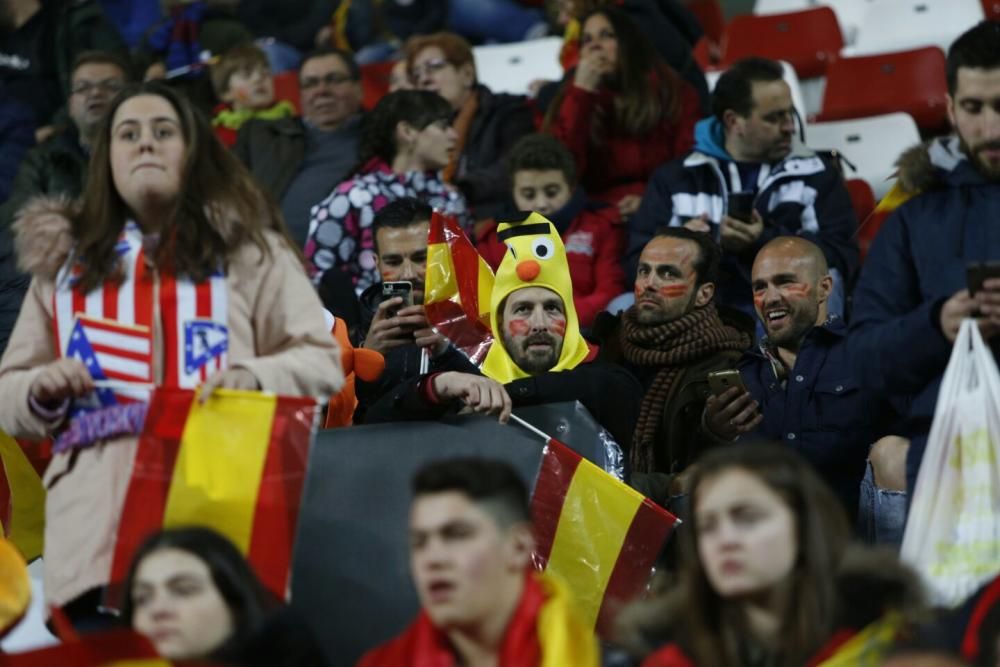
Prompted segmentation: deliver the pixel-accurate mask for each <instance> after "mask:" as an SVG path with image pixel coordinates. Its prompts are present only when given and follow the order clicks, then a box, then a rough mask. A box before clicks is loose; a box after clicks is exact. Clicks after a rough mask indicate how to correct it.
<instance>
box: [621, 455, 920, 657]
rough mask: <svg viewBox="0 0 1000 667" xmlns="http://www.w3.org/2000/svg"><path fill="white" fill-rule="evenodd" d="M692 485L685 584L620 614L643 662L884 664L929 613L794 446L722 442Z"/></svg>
mask: <svg viewBox="0 0 1000 667" xmlns="http://www.w3.org/2000/svg"><path fill="white" fill-rule="evenodd" d="M688 488H689V490H690V494H691V495H690V497H691V500H692V511H691V515H692V517H693V520H692V521H690V522H689V523H688V525H686V526H683V527H682V529H681V530H679V531H678V537H679V539H680V545H679V546H680V549H681V552H682V555H683V557H682V558H681V560H680V563H681V566H680V567H681V569H680V573H679V575H678V579H679V580H678V581H677V582H676V583H675V584H674V585H672V586H671V587H670V588H668V589H666V590H664V591H663V592H662V593H660V594H659V595H657V596H655V597H653V598H652V599H651V600H649V601H647V602H642V603H638V604H637V605H636V606H634V607H633V608H632V609H628V610H626V611H625V612H623V613H622V615H621V616H620V617H619V619H618V620H619V627H620V628H621V636H622V639H623V640H625V642H626V643H627V644H628V645H631V646H632V647H633V648H634V649H635V650H636V651H637V652H638V653H641V654H650V653H652V654H651V655H649V657H647V658H646V660H645V661H644V662H643V663H642V664H643V667H687V666H689V665H695V664H697V665H748V664H754V665H758V664H759V665H787V666H788V667H792V666H793V665H795V666H798V665H806V664H819V663H821V662H824V661H827V660H828V661H829V664H845V665H847V664H852V665H854V664H861V662H862V661H863V660H871V662H872V664H881V663H880V662H879V659H880V658H881V657H882V656H884V655H885V654H886V653H887V652H888V650H889V649H890V648H891V647H892V645H893V642H894V641H895V639H896V637H897V636H898V635H899V634H900V632H901V631H902V630H904V629H905V628H907V627H908V625H909V622H910V619H913V618H916V617H917V616H918V615H919V613H920V612H921V611H922V606H923V605H922V599H921V593H920V586H919V584H918V582H917V580H916V576H915V575H914V574H913V573H911V572H910V571H909V570H908V569H906V568H905V567H904V566H903V565H902V564H900V563H899V562H898V560H897V559H896V557H895V556H894V555H892V554H890V553H888V552H871V553H866V552H864V551H862V550H860V549H857V550H848V540H849V537H850V529H849V527H848V524H847V521H846V520H845V519H844V514H843V512H842V511H841V509H840V506H839V504H838V503H837V501H836V499H835V498H834V496H833V494H832V493H831V492H830V491H829V489H828V488H827V487H826V485H825V484H823V482H821V481H820V480H819V479H818V478H817V477H816V474H815V473H814V472H813V471H812V469H811V467H810V466H809V465H808V464H807V463H806V462H805V461H803V460H802V459H800V458H799V457H798V456H797V455H796V454H795V453H793V452H791V451H789V450H788V449H787V448H784V447H779V446H776V445H770V444H757V445H749V446H734V447H724V448H720V449H716V450H713V451H712V452H709V453H707V454H706V455H705V456H704V457H703V458H702V459H701V460H700V461H699V463H698V466H697V467H696V468H695V469H694V472H693V473H692V476H691V479H690V485H689V487H688ZM664 643H666V645H665V646H663V644H664ZM852 650H853V651H852ZM862 655H863V656H864V658H863V659H862V658H861V656H862Z"/></svg>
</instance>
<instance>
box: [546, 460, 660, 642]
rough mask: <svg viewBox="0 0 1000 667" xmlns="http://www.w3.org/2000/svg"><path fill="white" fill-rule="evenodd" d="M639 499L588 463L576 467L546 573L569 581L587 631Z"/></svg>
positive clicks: (598, 609) (636, 492) (639, 495)
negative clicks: (571, 583)
mask: <svg viewBox="0 0 1000 667" xmlns="http://www.w3.org/2000/svg"><path fill="white" fill-rule="evenodd" d="M642 501H643V496H642V494H640V493H639V492H638V491H635V490H634V489H631V488H629V487H628V486H626V485H624V484H622V483H621V482H619V481H618V480H616V479H615V478H613V477H612V476H611V475H609V474H607V473H606V472H604V471H603V470H601V469H600V468H598V467H597V466H596V465H594V464H593V463H591V462H590V461H587V460H582V461H580V464H579V465H578V466H577V469H576V472H575V473H574V475H573V481H571V482H570V485H569V490H568V491H567V492H566V499H565V500H564V501H563V506H562V512H561V513H560V515H559V525H558V526H557V527H556V535H555V538H554V539H553V541H552V551H551V552H550V553H549V563H548V566H547V567H546V572H552V573H554V574H556V575H558V576H559V577H561V578H562V579H563V580H564V581H571V582H573V593H574V598H575V599H576V602H577V603H578V605H579V606H578V611H579V615H580V617H581V618H582V620H583V621H584V622H585V623H586V624H587V627H591V628H592V627H594V626H595V625H596V624H597V615H598V613H599V612H600V610H601V603H602V602H603V600H604V590H605V589H606V588H607V586H608V580H609V579H610V578H611V573H612V572H613V571H614V569H615V563H617V562H618V554H619V552H620V551H621V548H622V544H623V543H624V542H625V536H626V534H627V533H628V529H629V526H631V525H632V519H633V517H635V513H636V512H637V511H638V509H639V505H640V504H641V503H642Z"/></svg>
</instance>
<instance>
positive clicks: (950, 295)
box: [851, 22, 1000, 492]
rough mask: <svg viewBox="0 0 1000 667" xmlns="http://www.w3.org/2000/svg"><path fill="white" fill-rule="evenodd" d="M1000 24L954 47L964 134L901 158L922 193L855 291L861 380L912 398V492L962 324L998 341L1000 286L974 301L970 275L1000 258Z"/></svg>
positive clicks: (952, 100)
mask: <svg viewBox="0 0 1000 667" xmlns="http://www.w3.org/2000/svg"><path fill="white" fill-rule="evenodd" d="M998 27H1000V26H997V25H996V24H994V23H990V22H983V23H980V24H979V25H977V26H975V27H974V28H971V29H970V30H968V31H967V32H965V33H964V34H963V35H961V36H960V37H959V38H958V39H957V40H955V42H954V43H953V44H952V45H951V48H950V49H949V51H948V59H947V63H948V69H947V72H948V89H949V100H948V115H949V118H950V119H951V123H952V125H953V126H954V128H955V136H952V137H947V138H941V139H936V140H934V141H932V142H930V143H929V144H928V145H926V146H923V147H918V148H916V149H915V150H912V151H909V152H907V153H906V154H904V155H903V157H902V158H901V159H900V162H899V170H900V180H901V182H902V183H904V184H906V185H907V186H908V190H909V191H910V192H919V194H917V195H916V196H915V197H913V198H912V199H911V200H910V201H908V202H906V203H905V204H904V205H902V206H901V207H899V208H898V209H897V210H896V211H895V212H894V213H893V214H892V215H891V216H890V217H889V219H887V220H886V222H885V224H884V225H883V227H882V229H881V230H880V231H879V235H878V236H877V237H876V238H875V242H874V244H873V245H872V249H871V252H870V253H869V255H868V258H867V259H866V261H865V268H864V270H863V271H862V274H861V277H860V279H859V282H858V287H857V290H856V292H855V302H854V303H855V306H854V320H853V321H852V329H851V334H852V339H853V340H854V341H855V343H854V346H855V347H854V355H853V359H854V367H855V372H856V373H858V376H859V378H860V379H861V382H862V383H863V384H865V385H867V386H869V387H871V388H873V389H875V390H877V391H879V392H881V393H883V394H885V395H889V396H901V395H904V396H905V395H908V396H911V397H912V400H911V402H910V407H909V414H908V421H907V423H906V429H907V432H906V433H904V435H907V436H909V437H911V444H910V448H909V454H908V457H907V466H906V477H907V485H908V487H909V489H910V490H911V492H912V489H913V484H914V483H915V482H916V476H917V471H918V470H919V466H920V461H921V459H922V457H923V452H924V447H925V445H926V442H927V434H928V432H929V430H930V425H931V419H932V417H933V415H934V407H935V404H936V403H937V395H938V389H939V388H940V384H941V378H942V375H943V374H944V370H945V368H946V366H947V364H948V359H949V358H950V356H951V353H952V346H953V343H954V341H955V337H956V335H957V334H958V330H959V327H960V325H961V322H962V320H963V319H964V318H966V317H977V319H978V324H979V330H980V333H982V335H983V338H984V339H985V340H986V341H987V343H988V344H989V345H990V346H991V348H992V350H993V353H994V356H996V353H997V349H998V347H997V345H998V341H1000V339H998V337H997V335H998V333H1000V280H998V279H996V278H990V279H987V280H985V282H984V283H983V285H982V286H981V288H980V289H978V290H976V292H975V294H974V295H972V294H970V292H969V289H968V282H967V267H969V266H972V265H977V264H980V263H985V262H996V261H998V260H1000V239H997V238H995V236H996V235H995V234H993V233H992V231H991V223H990V220H991V219H992V215H993V211H995V210H996V201H997V196H998V194H1000V123H998V122H997V110H996V108H995V100H996V99H997V98H998V97H1000V30H998ZM917 230H919V231H917Z"/></svg>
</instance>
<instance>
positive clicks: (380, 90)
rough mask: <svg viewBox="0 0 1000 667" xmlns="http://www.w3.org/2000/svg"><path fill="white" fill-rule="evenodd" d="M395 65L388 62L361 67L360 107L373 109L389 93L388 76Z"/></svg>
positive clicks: (392, 62)
mask: <svg viewBox="0 0 1000 667" xmlns="http://www.w3.org/2000/svg"><path fill="white" fill-rule="evenodd" d="M395 64H396V63H395V62H394V61H391V60H390V61H387V62H382V63H372V64H370V65H362V66H361V106H363V107H364V108H365V109H369V110H371V109H373V108H374V107H375V105H376V104H378V101H379V100H380V99H382V96H383V95H385V94H386V93H388V92H389V75H390V74H391V73H392V68H393V66H394V65H395Z"/></svg>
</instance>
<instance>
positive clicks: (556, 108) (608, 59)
mask: <svg viewBox="0 0 1000 667" xmlns="http://www.w3.org/2000/svg"><path fill="white" fill-rule="evenodd" d="M582 25H583V28H582V33H581V36H580V53H581V55H580V62H579V64H578V65H577V67H576V70H575V72H574V74H573V78H572V79H571V80H568V81H566V82H565V83H564V84H563V87H562V89H561V90H560V91H559V93H558V94H557V95H556V98H555V100H553V102H552V104H551V106H550V107H549V110H548V114H547V116H546V120H545V126H546V128H547V129H548V131H550V132H552V134H554V135H555V136H556V137H557V138H558V139H559V140H560V141H561V142H563V143H564V144H565V145H566V147H567V148H569V150H570V152H572V153H573V158H574V160H575V161H576V168H577V171H578V172H579V173H580V182H581V183H582V184H583V188H584V189H585V190H586V191H587V193H588V194H590V195H592V196H593V197H595V198H597V199H600V200H602V201H606V202H608V203H610V204H613V205H615V206H617V207H618V210H619V211H620V212H621V214H622V216H623V217H626V218H627V217H628V216H630V215H632V214H634V213H635V212H636V211H637V210H638V208H639V203H640V201H641V200H642V194H643V191H644V190H645V189H646V182H647V181H648V180H649V176H650V174H652V173H653V170H654V169H656V167H657V166H659V165H661V164H663V163H664V162H666V161H667V160H671V159H673V158H675V157H679V156H681V155H684V154H685V153H686V152H687V151H688V150H689V149H690V148H691V146H692V145H693V143H694V125H695V123H696V122H697V120H698V117H699V113H700V112H699V108H698V105H699V102H698V95H697V93H696V91H695V90H694V89H693V88H692V87H691V86H690V85H689V84H688V83H686V82H685V81H683V80H681V79H680V78H679V77H678V76H677V74H676V73H675V72H674V71H673V70H672V69H671V68H670V67H669V66H668V65H666V64H665V63H663V62H662V61H660V59H659V57H658V56H657V55H656V52H655V51H654V50H653V47H652V45H651V44H650V43H649V40H647V39H646V37H645V35H643V34H642V33H641V32H640V31H639V29H638V28H637V27H636V25H635V23H634V22H633V21H632V19H630V18H629V17H628V15H626V14H625V13H623V12H622V11H621V10H620V9H618V8H616V7H610V6H609V7H604V8H601V9H598V10H596V11H594V12H592V13H591V14H590V15H588V16H587V17H585V19H584V20H583V23H582Z"/></svg>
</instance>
